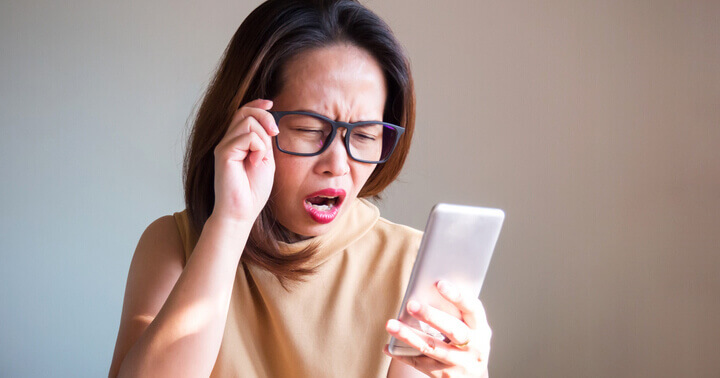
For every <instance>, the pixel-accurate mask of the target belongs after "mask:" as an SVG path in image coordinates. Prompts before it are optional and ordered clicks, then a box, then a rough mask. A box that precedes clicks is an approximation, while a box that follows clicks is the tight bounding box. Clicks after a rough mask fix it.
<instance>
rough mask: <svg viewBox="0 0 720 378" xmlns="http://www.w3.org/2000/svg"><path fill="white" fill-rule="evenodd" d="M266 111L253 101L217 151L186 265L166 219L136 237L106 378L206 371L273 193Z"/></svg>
mask: <svg viewBox="0 0 720 378" xmlns="http://www.w3.org/2000/svg"><path fill="white" fill-rule="evenodd" d="M270 107H272V102H271V101H267V100H255V101H252V102H250V103H248V104H246V105H245V106H243V107H241V108H240V109H238V110H237V111H236V112H235V115H234V116H233V120H232V121H231V123H230V125H229V126H228V129H227V131H226V133H225V136H224V137H223V139H222V140H221V141H220V143H219V144H218V145H217V146H216V147H215V150H214V154H215V177H214V189H215V204H214V207H213V211H212V215H211V216H210V218H209V219H208V220H207V221H206V222H205V225H204V227H203V229H202V232H201V233H200V237H199V239H198V242H197V245H196V246H195V249H194V250H193V253H192V254H191V255H190V258H189V259H188V261H187V263H185V264H184V262H183V260H184V258H183V256H184V253H183V247H182V241H181V240H180V235H179V232H178V230H177V228H176V226H175V222H174V219H173V218H172V217H163V218H160V219H159V220H157V221H156V222H154V223H153V224H151V225H150V226H149V227H148V229H147V230H146V231H145V233H144V234H143V236H142V237H141V238H140V242H139V243H138V246H137V249H136V251H135V255H134V256H133V261H132V263H131V264H130V272H129V273H128V282H127V287H126V290H125V302H124V304H123V314H122V317H121V320H120V330H119V331H118V339H117V343H116V346H115V354H114V356H113V362H112V366H111V368H110V373H109V375H110V377H115V376H133V377H135V376H150V377H163V376H171V377H177V376H189V377H197V376H208V375H209V374H210V373H211V372H212V368H213V366H214V364H215V360H216V359H217V355H218V351H219V350H220V344H221V342H222V336H223V332H224V329H225V321H226V319H227V313H228V308H229V306H230V297H231V294H232V288H233V284H234V281H235V274H236V271H237V267H238V263H239V261H240V257H241V255H242V251H243V249H244V248H245V243H246V242H247V238H248V235H249V233H250V230H251V228H252V225H253V223H254V222H255V219H256V218H257V216H258V214H259V213H260V211H261V210H262V208H263V207H264V206H265V203H266V202H267V200H268V197H269V195H270V190H271V189H272V183H273V175H274V172H275V161H274V158H273V155H272V145H271V143H270V140H271V139H270V137H271V135H276V134H277V132H278V131H277V125H275V121H274V119H273V118H272V116H271V115H270V113H268V112H267V111H266V110H267V109H270ZM183 264H184V268H183Z"/></svg>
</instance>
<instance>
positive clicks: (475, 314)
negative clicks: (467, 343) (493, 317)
mask: <svg viewBox="0 0 720 378" xmlns="http://www.w3.org/2000/svg"><path fill="white" fill-rule="evenodd" d="M436 287H437V289H438V291H439V292H440V295H442V297H443V298H445V299H447V300H448V301H449V302H450V303H452V304H453V305H454V306H455V307H457V309H458V310H460V314H461V315H462V320H463V321H464V322H465V324H467V325H468V327H470V329H478V327H479V326H481V325H483V324H487V319H486V317H485V309H483V307H482V304H481V303H480V300H479V299H477V298H476V297H475V296H472V295H469V294H467V293H463V292H461V291H460V290H459V289H458V287H457V286H455V285H453V284H451V283H450V282H448V281H444V280H442V281H438V283H437V284H436Z"/></svg>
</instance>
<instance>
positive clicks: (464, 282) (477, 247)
mask: <svg viewBox="0 0 720 378" xmlns="http://www.w3.org/2000/svg"><path fill="white" fill-rule="evenodd" d="M504 220H505V213H504V212H503V211H502V210H500V209H492V208H486V207H474V206H463V205H451V204H445V203H440V204H437V205H435V206H434V207H433V208H432V211H431V212H430V216H429V217H428V221H427V225H426V226H425V234H424V235H423V238H422V241H421V242H420V249H419V250H418V255H417V259H416V260H415V265H414V266H413V270H412V274H411V276H410V282H409V283H408V286H407V290H406V291H405V297H404V298H403V302H402V306H401V307H400V313H399V314H398V317H397V319H398V320H399V321H401V322H403V323H405V324H407V325H409V326H411V327H413V328H416V329H418V330H421V331H423V332H425V333H427V334H429V335H431V336H433V337H436V338H438V339H444V336H443V335H442V334H440V332H438V331H437V330H435V329H433V328H432V327H430V326H429V325H427V324H425V323H423V322H420V321H418V320H417V319H415V318H413V317H412V316H411V315H410V314H409V313H408V312H407V302H408V301H409V300H410V299H415V300H418V301H420V302H421V303H426V304H429V305H431V306H433V307H435V308H438V309H440V310H442V311H445V312H447V313H450V314H452V315H454V316H456V317H460V312H459V311H458V310H457V309H456V308H455V306H454V305H452V304H451V303H450V302H448V301H447V300H445V299H444V298H443V297H441V296H440V293H438V291H437V289H436V288H435V283H437V282H438V281H440V280H447V281H449V282H451V283H452V284H454V285H455V286H456V287H458V289H460V290H461V291H463V292H466V293H467V292H470V293H473V295H475V296H479V295H480V289H481V288H482V284H483V281H484V279H485V273H487V270H488V266H489V265H490V258H491V257H492V254H493V250H494V249H495V243H496V242H497V239H498V236H499V235H500V229H501V228H502V224H503V221H504ZM388 349H389V351H390V354H392V355H395V356H419V355H420V352H418V351H417V350H416V349H414V348H412V347H410V346H408V345H407V344H405V343H403V342H402V341H400V340H397V339H395V338H394V337H393V338H391V339H390V345H389V347H388Z"/></svg>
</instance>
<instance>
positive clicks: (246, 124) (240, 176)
mask: <svg viewBox="0 0 720 378" xmlns="http://www.w3.org/2000/svg"><path fill="white" fill-rule="evenodd" d="M270 108H272V101H270V100H262V99H257V100H254V101H251V102H249V103H247V104H245V105H243V106H242V107H241V108H240V109H238V110H237V111H236V112H235V115H234V116H233V119H232V121H231V122H230V126H229V127H228V130H227V132H226V133H225V136H223V139H222V140H221V141H220V143H218V145H217V147H215V206H214V208H213V212H212V216H213V217H214V218H219V219H223V220H230V221H234V222H249V223H250V224H252V223H253V222H255V219H256V218H257V217H258V215H259V214H260V211H261V210H262V208H263V207H264V206H265V203H266V202H267V200H268V198H269V197H270V191H271V190H272V185H273V178H274V175H275V159H274V158H273V149H272V139H271V137H273V136H275V135H277V133H278V128H277V125H276V124H275V119H274V118H273V116H272V115H271V114H270V113H268V112H267V110H270Z"/></svg>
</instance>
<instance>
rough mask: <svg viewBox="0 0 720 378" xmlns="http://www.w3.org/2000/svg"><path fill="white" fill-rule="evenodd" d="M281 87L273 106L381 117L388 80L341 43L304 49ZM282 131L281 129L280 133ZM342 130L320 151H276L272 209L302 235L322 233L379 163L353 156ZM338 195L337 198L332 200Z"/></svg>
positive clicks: (365, 56) (354, 118) (340, 117)
mask: <svg viewBox="0 0 720 378" xmlns="http://www.w3.org/2000/svg"><path fill="white" fill-rule="evenodd" d="M283 74H284V76H283V79H284V80H283V81H284V83H283V85H284V86H283V88H282V90H281V92H280V93H279V95H278V96H277V97H275V98H274V99H273V102H274V103H273V108H272V110H278V111H308V112H313V113H317V114H321V115H324V116H326V117H328V118H330V119H333V120H336V121H343V122H358V121H381V120H382V116H383V110H384V106H385V98H386V93H387V92H386V88H385V79H384V76H383V73H382V69H381V68H380V65H379V64H378V63H377V62H376V61H375V59H374V58H373V57H372V56H371V55H370V54H369V53H367V52H366V51H365V50H362V49H360V48H358V47H355V46H351V45H347V44H339V45H333V46H329V47H323V48H319V49H314V50H310V51H307V52H303V53H301V54H299V55H298V56H296V57H294V58H293V59H291V60H290V61H289V62H288V63H287V65H286V67H285V70H284V72H283ZM281 132H282V131H281ZM343 135H344V129H340V130H338V133H337V135H336V136H335V140H333V141H332V144H330V146H329V147H328V148H327V149H326V150H325V151H324V152H323V153H322V154H320V155H317V156H295V155H290V154H286V153H283V152H281V151H278V150H277V147H275V145H274V144H273V148H274V149H275V150H274V155H275V167H276V168H275V182H274V184H273V189H272V194H271V196H270V207H271V209H272V211H273V213H274V215H275V217H276V218H277V220H278V221H279V222H280V224H282V225H283V226H284V227H285V228H287V229H288V230H289V231H291V232H293V233H295V234H298V235H301V236H317V235H321V234H324V233H325V232H327V230H328V229H329V228H330V227H331V226H332V223H333V222H334V221H335V220H337V219H338V218H339V217H342V216H343V215H344V214H345V213H346V212H347V209H348V208H349V207H350V204H351V203H352V202H353V201H355V199H356V198H357V195H358V192H360V189H361V188H362V187H363V185H365V182H366V181H367V179H368V178H369V177H370V174H371V173H372V172H373V170H374V169H375V166H376V164H368V163H361V162H358V161H355V160H352V159H351V158H350V156H348V153H347V151H346V149H345V144H344V142H343V140H342V137H343ZM329 197H337V198H329Z"/></svg>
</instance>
